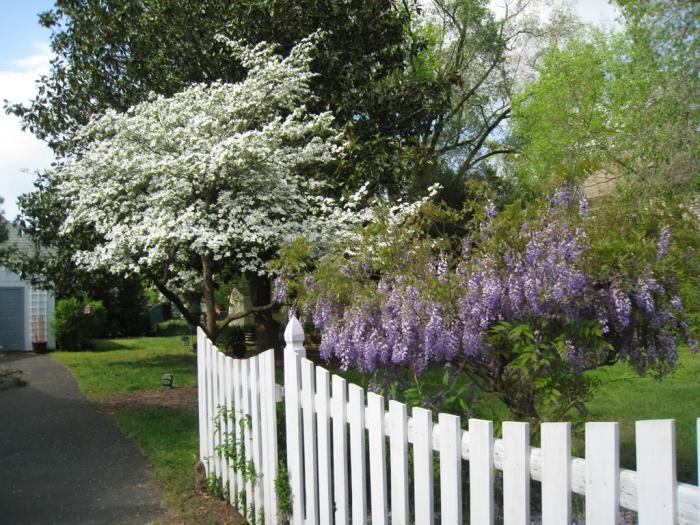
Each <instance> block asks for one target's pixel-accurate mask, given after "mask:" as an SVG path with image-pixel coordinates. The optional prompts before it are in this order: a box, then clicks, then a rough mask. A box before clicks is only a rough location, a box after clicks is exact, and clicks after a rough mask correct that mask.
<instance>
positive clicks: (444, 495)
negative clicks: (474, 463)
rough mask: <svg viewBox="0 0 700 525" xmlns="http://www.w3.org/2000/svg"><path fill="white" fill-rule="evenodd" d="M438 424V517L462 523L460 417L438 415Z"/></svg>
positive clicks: (449, 524) (452, 523)
mask: <svg viewBox="0 0 700 525" xmlns="http://www.w3.org/2000/svg"><path fill="white" fill-rule="evenodd" d="M438 425H439V426H440V519H441V523H442V524H444V525H461V523H462V428H461V422H460V418H459V417H457V416H451V415H449V414H439V415H438Z"/></svg>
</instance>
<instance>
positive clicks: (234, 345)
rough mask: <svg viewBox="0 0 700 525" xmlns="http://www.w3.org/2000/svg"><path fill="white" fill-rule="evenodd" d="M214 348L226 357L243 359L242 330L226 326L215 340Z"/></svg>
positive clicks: (243, 343) (243, 341)
mask: <svg viewBox="0 0 700 525" xmlns="http://www.w3.org/2000/svg"><path fill="white" fill-rule="evenodd" d="M216 346H217V347H218V348H219V349H221V351H222V352H224V353H225V354H226V355H231V356H233V357H244V356H245V332H244V331H243V328H242V327H240V326H231V325H229V326H227V327H226V328H224V329H223V330H222V331H221V333H220V334H219V337H217V338H216Z"/></svg>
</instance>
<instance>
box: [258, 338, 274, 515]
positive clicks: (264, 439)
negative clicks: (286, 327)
mask: <svg viewBox="0 0 700 525" xmlns="http://www.w3.org/2000/svg"><path fill="white" fill-rule="evenodd" d="M266 360H267V351H265V352H263V353H261V354H259V355H258V381H259V383H258V384H259V388H258V395H259V396H260V437H261V444H260V446H261V449H262V456H261V458H260V460H261V464H262V467H261V468H262V471H261V473H260V479H259V480H258V483H260V484H261V487H262V497H263V511H264V518H265V520H268V521H270V516H271V513H270V495H269V492H268V480H269V475H270V463H271V462H272V461H273V458H271V457H270V453H269V451H268V446H269V443H268V436H269V432H270V431H269V429H268V423H269V422H268V417H267V403H268V397H269V393H268V390H269V387H268V384H267V362H266Z"/></svg>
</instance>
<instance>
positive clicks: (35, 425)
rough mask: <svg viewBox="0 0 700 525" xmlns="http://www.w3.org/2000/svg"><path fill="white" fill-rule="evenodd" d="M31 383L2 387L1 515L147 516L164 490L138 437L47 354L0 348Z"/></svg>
mask: <svg viewBox="0 0 700 525" xmlns="http://www.w3.org/2000/svg"><path fill="white" fill-rule="evenodd" d="M5 355H6V357H5V358H2V359H1V360H0V364H2V365H3V366H9V367H11V368H17V369H20V370H22V371H23V372H24V373H23V374H22V378H23V379H24V380H25V381H26V382H27V383H28V385H27V386H25V387H22V388H13V389H10V390H5V391H0V523H1V524H3V525H15V524H17V525H34V524H37V525H38V524H41V525H50V524H67V525H82V524H92V523H94V524H111V523H119V524H139V525H140V524H146V523H151V522H153V521H157V520H158V519H159V518H160V517H161V516H162V512H163V511H162V509H161V507H160V501H161V499H162V493H161V491H160V489H158V488H157V487H156V485H155V483H154V477H153V474H152V472H151V470H150V468H149V466H148V464H147V462H146V460H145V459H144V457H143V456H142V455H141V453H140V452H139V450H138V448H137V446H136V444H135V443H134V442H133V441H131V440H130V439H128V438H126V437H124V436H123V435H122V434H120V433H119V431H118V430H117V428H116V427H115V426H114V424H113V423H111V422H110V421H109V420H108V419H107V418H106V417H105V416H104V415H103V414H102V413H101V412H100V411H98V410H97V409H95V408H94V407H93V406H92V405H91V404H90V403H89V402H88V401H87V400H86V399H85V398H84V397H83V395H82V394H81V393H80V391H79V390H78V385H77V384H76V382H75V380H74V379H73V377H72V376H71V375H70V373H69V372H68V370H67V369H66V368H64V367H63V365H61V364H59V363H57V362H56V361H54V360H53V359H51V357H49V356H45V355H44V356H39V355H34V354H19V353H18V354H9V355H8V354H5Z"/></svg>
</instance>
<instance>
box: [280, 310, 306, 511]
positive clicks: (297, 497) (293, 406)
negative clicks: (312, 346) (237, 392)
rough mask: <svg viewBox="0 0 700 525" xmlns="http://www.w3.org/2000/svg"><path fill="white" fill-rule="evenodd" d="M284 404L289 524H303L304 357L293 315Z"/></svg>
mask: <svg viewBox="0 0 700 525" xmlns="http://www.w3.org/2000/svg"><path fill="white" fill-rule="evenodd" d="M284 341H285V343H286V346H285V347H284V403H285V407H284V408H285V418H286V421H285V423H286V427H287V428H286V434H287V462H288V465H287V469H288V471H289V485H290V487H291V489H292V516H291V518H292V524H293V525H302V524H303V523H304V507H303V505H304V488H303V485H302V480H303V479H304V478H303V471H302V468H303V467H302V447H303V442H302V433H301V430H302V428H301V414H300V403H299V398H300V391H301V359H302V358H303V357H306V349H305V348H304V329H303V328H302V326H301V323H300V322H299V320H298V319H297V318H296V317H294V316H292V317H291V318H290V319H289V322H288V323H287V328H286V329H285V331H284Z"/></svg>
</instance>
